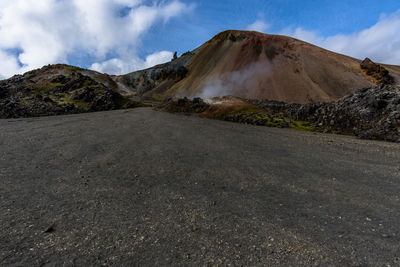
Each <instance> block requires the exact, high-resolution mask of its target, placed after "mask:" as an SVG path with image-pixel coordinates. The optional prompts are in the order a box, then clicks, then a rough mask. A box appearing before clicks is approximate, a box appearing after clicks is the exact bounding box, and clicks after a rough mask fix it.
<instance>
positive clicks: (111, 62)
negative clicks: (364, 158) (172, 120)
mask: <svg viewBox="0 0 400 267" xmlns="http://www.w3.org/2000/svg"><path fill="white" fill-rule="evenodd" d="M227 29H242V30H257V31H261V32H265V33H275V34H285V35H290V36H294V37H296V38H299V39H303V40H305V41H308V42H311V43H314V44H316V45H319V46H322V47H325V48H327V49H330V50H333V51H336V52H340V53H344V54H347V55H351V56H353V57H357V58H365V57H367V56H368V57H371V58H372V59H373V60H375V61H379V62H384V63H389V64H398V65H400V1H399V0H381V1H376V0H336V1H332V0H318V1H315V0H40V1H38V0H0V78H6V77H10V76H12V75H13V74H16V73H23V72H25V71H28V70H31V69H34V68H39V67H42V66H43V65H46V64H52V63H67V64H72V65H78V66H81V67H85V68H90V69H94V70H97V71H100V72H107V73H110V74H120V73H127V72H130V71H134V70H138V69H143V68H147V67H150V66H152V65H155V64H158V63H162V62H165V61H168V60H170V59H171V57H172V54H173V52H174V51H177V52H178V53H179V54H181V53H184V52H186V51H188V50H192V49H194V48H196V47H197V46H199V45H201V44H202V43H203V42H205V41H207V40H208V39H210V38H212V37H213V36H214V35H215V34H217V33H218V32H220V31H223V30H227Z"/></svg>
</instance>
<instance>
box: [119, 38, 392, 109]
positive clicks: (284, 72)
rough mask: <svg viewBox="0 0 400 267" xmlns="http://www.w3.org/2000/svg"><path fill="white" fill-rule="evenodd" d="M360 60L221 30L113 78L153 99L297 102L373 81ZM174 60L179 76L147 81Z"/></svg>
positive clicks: (338, 95) (287, 41)
mask: <svg viewBox="0 0 400 267" xmlns="http://www.w3.org/2000/svg"><path fill="white" fill-rule="evenodd" d="M360 63H361V61H360V60H358V59H354V58H351V57H347V56H344V55H340V54H337V53H333V52H330V51H328V50H325V49H322V48H319V47H317V46H314V45H311V44H309V43H306V42H303V41H300V40H297V39H293V38H290V37H285V36H278V35H267V34H262V33H258V32H246V31H226V32H222V33H220V34H218V35H217V36H215V37H214V38H213V39H211V40H210V41H208V42H207V43H205V44H203V45H202V46H200V47H199V48H197V49H196V50H194V51H193V52H191V53H188V54H186V55H184V56H183V57H181V58H179V59H177V60H176V62H174V61H173V62H170V63H167V64H166V65H160V66H157V67H155V68H152V69H149V70H144V71H140V72H136V73H132V74H127V75H124V76H120V77H118V78H116V79H117V80H118V82H120V83H121V84H125V85H126V84H128V85H129V86H128V87H129V88H131V89H132V91H133V92H135V88H136V87H137V88H140V89H143V85H146V88H147V90H145V91H143V90H142V91H141V92H142V93H143V95H144V96H150V97H151V96H157V98H161V97H166V96H180V97H182V96H189V97H190V96H200V97H205V98H208V97H215V96H225V95H233V96H238V97H244V98H253V99H270V100H278V101H284V102H297V103H306V102H316V101H323V102H328V101H334V100H337V99H338V98H341V97H343V96H345V95H347V94H348V93H350V92H353V91H355V90H357V89H360V88H363V87H368V86H372V85H374V84H376V81H375V80H374V78H373V77H370V76H368V75H367V74H366V73H365V71H363V70H362V69H361V67H360ZM180 64H181V65H182V66H184V67H185V68H186V69H187V73H186V75H185V76H184V77H180V76H179V79H176V75H173V77H174V79H169V80H167V81H166V80H165V79H164V80H163V79H161V80H160V79H158V80H152V77H154V76H156V77H158V76H157V75H154V73H155V72H156V70H157V73H158V72H160V70H162V69H164V66H167V67H168V68H167V67H165V68H167V69H171V67H172V66H175V65H176V66H175V69H176V68H177V66H179V65H180ZM386 67H387V69H388V70H389V71H390V72H391V74H393V76H395V77H396V76H399V73H400V72H399V67H397V66H386ZM162 76H165V75H162ZM133 77H134V78H133ZM143 77H144V78H143ZM124 81H126V82H125V83H124ZM135 81H137V82H136V83H135Z"/></svg>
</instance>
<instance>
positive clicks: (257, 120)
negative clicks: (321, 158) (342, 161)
mask: <svg viewBox="0 0 400 267" xmlns="http://www.w3.org/2000/svg"><path fill="white" fill-rule="evenodd" d="M220 119H223V120H226V121H232V122H240V123H247V124H253V125H259V126H268V127H278V128H290V129H296V130H302V131H316V130H319V128H318V127H317V126H316V125H315V124H314V123H311V122H306V121H296V120H292V119H290V118H288V117H285V116H283V115H281V114H272V113H267V112H265V111H264V110H262V109H259V108H250V109H241V110H235V111H232V112H229V113H227V114H222V115H221V117H220Z"/></svg>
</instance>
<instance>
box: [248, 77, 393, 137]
mask: <svg viewBox="0 0 400 267" xmlns="http://www.w3.org/2000/svg"><path fill="white" fill-rule="evenodd" d="M399 99H400V88H399V87H398V86H393V85H384V84H381V85H377V86H373V87H369V88H362V89H360V90H358V91H356V92H355V93H352V94H350V95H348V96H345V97H343V98H342V99H339V100H338V101H335V102H331V103H310V104H305V105H300V104H287V103H283V102H276V101H268V100H250V101H251V102H252V103H254V104H256V105H258V106H260V107H262V108H263V109H264V110H266V111H267V112H269V113H271V114H278V113H283V114H284V115H285V116H286V117H289V118H292V119H294V120H302V121H308V122H313V123H316V124H317V125H319V126H321V127H325V128H327V130H328V131H335V132H338V133H343V134H353V135H356V136H359V137H360V138H364V139H377V140H386V141H393V142H400V130H399V129H400V101H399Z"/></svg>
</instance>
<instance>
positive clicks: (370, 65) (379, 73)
mask: <svg viewBox="0 0 400 267" xmlns="http://www.w3.org/2000/svg"><path fill="white" fill-rule="evenodd" d="M361 69H363V70H364V71H365V73H366V74H367V75H368V76H371V77H372V78H374V79H375V80H376V81H377V83H380V84H393V83H394V78H393V77H392V76H391V75H390V74H389V71H388V70H387V69H385V68H384V67H383V66H381V65H379V64H376V63H375V62H373V61H372V60H371V59H369V58H366V59H364V60H363V62H361Z"/></svg>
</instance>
